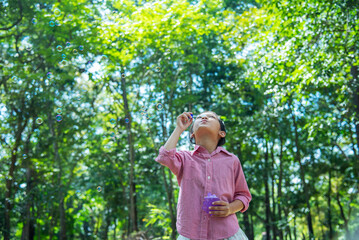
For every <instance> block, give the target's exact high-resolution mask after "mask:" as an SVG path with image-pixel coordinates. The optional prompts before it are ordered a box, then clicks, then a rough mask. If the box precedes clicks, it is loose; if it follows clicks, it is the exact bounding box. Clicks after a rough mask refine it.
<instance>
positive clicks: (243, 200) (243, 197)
mask: <svg viewBox="0 0 359 240" xmlns="http://www.w3.org/2000/svg"><path fill="white" fill-rule="evenodd" d="M234 200H240V201H241V202H242V203H243V205H244V207H243V208H242V210H240V212H242V213H243V212H245V211H246V210H247V209H248V207H249V202H248V199H247V198H246V197H245V196H240V195H238V196H236V197H234V199H233V201H234Z"/></svg>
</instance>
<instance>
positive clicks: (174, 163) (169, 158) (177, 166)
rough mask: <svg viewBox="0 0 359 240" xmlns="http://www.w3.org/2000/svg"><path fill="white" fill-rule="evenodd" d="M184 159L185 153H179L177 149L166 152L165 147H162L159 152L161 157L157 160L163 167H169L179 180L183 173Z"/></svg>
mask: <svg viewBox="0 0 359 240" xmlns="http://www.w3.org/2000/svg"><path fill="white" fill-rule="evenodd" d="M183 158H184V155H183V152H181V151H179V152H177V151H176V148H173V149H171V150H166V149H165V148H164V146H161V147H160V150H159V155H158V156H157V158H156V159H155V160H156V162H158V163H160V164H161V165H163V166H166V167H168V168H169V169H170V170H171V172H173V174H174V175H176V176H177V178H178V177H179V175H180V174H181V173H182V168H183Z"/></svg>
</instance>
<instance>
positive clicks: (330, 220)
mask: <svg viewBox="0 0 359 240" xmlns="http://www.w3.org/2000/svg"><path fill="white" fill-rule="evenodd" d="M328 185H329V186H328V193H327V198H328V225H329V239H330V240H332V239H334V233H333V227H332V207H331V201H332V199H331V193H332V172H331V166H329V184H328Z"/></svg>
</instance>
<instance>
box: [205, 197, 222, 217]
mask: <svg viewBox="0 0 359 240" xmlns="http://www.w3.org/2000/svg"><path fill="white" fill-rule="evenodd" d="M220 200H221V199H219V198H218V197H217V196H216V194H211V193H208V195H207V196H206V197H204V201H203V206H202V209H203V210H204V211H205V212H206V213H209V207H210V206H215V205H212V203H213V202H215V201H220ZM212 211H215V210H212Z"/></svg>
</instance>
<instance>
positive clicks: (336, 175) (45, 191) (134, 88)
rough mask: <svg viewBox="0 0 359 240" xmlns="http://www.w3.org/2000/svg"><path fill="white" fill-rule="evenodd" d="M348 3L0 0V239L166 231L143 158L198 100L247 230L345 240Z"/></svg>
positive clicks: (172, 187)
mask: <svg viewBox="0 0 359 240" xmlns="http://www.w3.org/2000/svg"><path fill="white" fill-rule="evenodd" d="M358 4H359V3H358V1H356V0H307V1H301V0H269V1H251V0H245V1H233V0H203V1H189V0H156V1H141V0H114V1H100V0H97V1H96V0H92V1H90V0H87V1H85V0H77V1H70V0H58V1H54V0H49V1H42V0H31V1H30V0H0V52H1V58H0V99H1V102H0V144H1V145H0V161H1V162H0V179H1V181H0V231H1V233H2V237H1V239H4V240H9V239H24V240H25V239H26V240H27V239H61V240H64V239H175V238H176V236H177V232H176V229H175V222H176V204H177V197H178V189H179V188H178V185H177V181H176V178H175V176H174V175H173V174H172V173H171V172H170V171H169V170H168V169H167V168H164V167H162V166H161V165H160V164H158V163H157V162H155V160H154V159H155V158H156V156H157V155H158V150H159V147H160V146H161V145H163V144H164V143H165V141H166V140H167V138H168V137H169V135H170V134H171V132H172V131H173V129H174V127H175V119H176V117H177V116H178V115H179V114H180V113H182V112H184V111H192V112H193V113H195V115H196V114H198V113H199V112H201V111H203V110H212V111H215V112H216V113H217V114H219V115H220V116H221V118H222V119H223V120H224V122H225V124H226V128H227V136H226V139H227V142H226V144H225V145H224V147H225V148H226V149H227V150H228V151H230V152H232V153H234V154H235V155H237V156H238V157H239V159H240V160H241V164H242V167H243V170H244V173H245V176H246V180H247V183H248V186H249V189H250V191H251V194H252V197H253V198H252V201H251V203H250V206H249V209H248V210H247V211H246V212H245V213H237V216H238V219H239V224H240V226H241V228H242V229H243V230H244V231H245V233H246V235H247V236H248V238H249V239H257V240H259V239H280V240H282V239H286V240H288V239H290V240H292V239H293V240H294V239H353V240H354V239H358V238H359V197H358V182H359V161H358V160H359V156H358V154H359V152H358V151H359V97H358V94H359V79H358V60H359V12H358V9H359V6H358ZM193 147H194V146H193V145H192V144H190V143H189V139H188V131H186V132H185V133H183V134H182V136H181V139H180V141H179V144H178V149H190V150H192V149H193Z"/></svg>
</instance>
